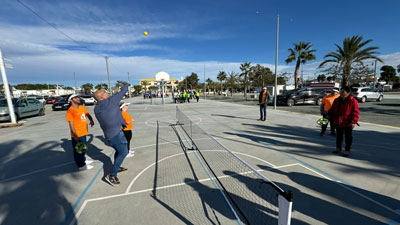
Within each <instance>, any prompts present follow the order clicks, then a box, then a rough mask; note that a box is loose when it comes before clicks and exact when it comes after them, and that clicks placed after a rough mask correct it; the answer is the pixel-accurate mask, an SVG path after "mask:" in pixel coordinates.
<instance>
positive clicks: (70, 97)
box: [68, 94, 79, 102]
mask: <svg viewBox="0 0 400 225" xmlns="http://www.w3.org/2000/svg"><path fill="white" fill-rule="evenodd" d="M78 96H79V95H76V94H73V95H71V96H69V98H68V102H71V99H73V98H75V97H78Z"/></svg>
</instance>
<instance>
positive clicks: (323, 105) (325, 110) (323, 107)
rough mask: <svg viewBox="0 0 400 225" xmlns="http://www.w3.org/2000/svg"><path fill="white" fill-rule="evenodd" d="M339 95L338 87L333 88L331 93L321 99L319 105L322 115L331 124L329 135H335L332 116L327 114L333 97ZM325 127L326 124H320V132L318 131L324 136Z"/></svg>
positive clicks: (335, 97) (333, 99)
mask: <svg viewBox="0 0 400 225" xmlns="http://www.w3.org/2000/svg"><path fill="white" fill-rule="evenodd" d="M339 96H340V95H339V89H338V88H333V89H332V90H331V93H330V94H329V95H327V96H325V97H324V98H323V99H322V101H321V105H320V111H321V115H322V117H323V118H326V119H328V120H329V123H330V124H331V135H335V125H334V124H333V122H332V118H330V117H329V116H328V112H329V110H330V109H331V107H332V105H333V101H335V99H337V98H338V97H339ZM327 127H328V124H322V125H321V133H320V135H321V136H324V134H325V131H326V128H327Z"/></svg>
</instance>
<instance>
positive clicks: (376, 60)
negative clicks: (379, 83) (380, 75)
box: [374, 60, 378, 90]
mask: <svg viewBox="0 0 400 225" xmlns="http://www.w3.org/2000/svg"><path fill="white" fill-rule="evenodd" d="M377 62H378V60H375V72H374V90H375V87H376V63H377Z"/></svg>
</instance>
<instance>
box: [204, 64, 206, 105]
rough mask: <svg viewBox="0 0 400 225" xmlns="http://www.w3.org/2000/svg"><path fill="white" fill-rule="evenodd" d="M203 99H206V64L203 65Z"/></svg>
mask: <svg viewBox="0 0 400 225" xmlns="http://www.w3.org/2000/svg"><path fill="white" fill-rule="evenodd" d="M204 99H206V64H204Z"/></svg>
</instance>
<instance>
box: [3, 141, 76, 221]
mask: <svg viewBox="0 0 400 225" xmlns="http://www.w3.org/2000/svg"><path fill="white" fill-rule="evenodd" d="M26 144H28V143H27V141H24V140H16V141H11V142H5V143H3V144H2V146H1V153H0V162H1V164H0V171H1V172H0V177H1V179H2V181H1V182H0V186H1V187H2V188H1V189H0V190H1V191H0V223H1V224H59V223H60V222H61V221H62V220H63V218H64V217H65V214H66V212H68V211H70V209H71V208H72V205H71V203H70V202H69V201H68V200H67V199H66V198H65V197H64V194H63V193H65V192H73V191H74V189H73V188H72V187H71V186H69V185H68V184H66V183H64V182H62V181H61V180H60V179H57V177H58V176H62V175H65V174H70V176H69V178H70V179H74V180H77V179H78V178H79V176H80V175H79V173H78V171H77V169H76V166H75V165H74V164H71V165H68V166H67V167H62V168H61V167H58V168H54V169H50V170H46V171H43V172H40V173H39V174H35V175H32V176H29V175H28V176H21V177H18V176H17V177H16V174H15V172H16V171H18V172H19V171H21V169H22V170H26V171H32V168H34V167H35V166H36V164H40V163H38V161H46V160H48V161H50V162H51V160H52V159H56V158H59V157H65V158H69V159H73V153H72V147H71V148H64V150H65V151H59V150H55V149H56V148H57V147H59V145H60V143H59V142H57V141H49V142H46V143H42V144H39V145H37V146H34V147H33V148H31V149H30V150H28V151H26V152H24V153H22V154H19V147H20V146H21V145H26ZM65 144H66V143H65V142H63V145H65ZM23 168H25V169H23ZM12 177H14V179H10V178H12ZM71 217H72V218H73V217H75V215H71Z"/></svg>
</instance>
